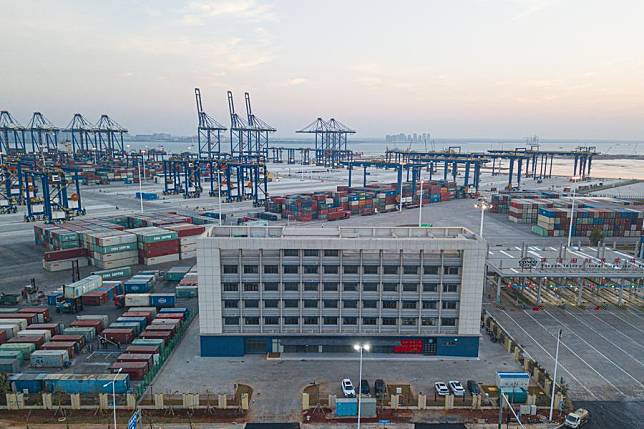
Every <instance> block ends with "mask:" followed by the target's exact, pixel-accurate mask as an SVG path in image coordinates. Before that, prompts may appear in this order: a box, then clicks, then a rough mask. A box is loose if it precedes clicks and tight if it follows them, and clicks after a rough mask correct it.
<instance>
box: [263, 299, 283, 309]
mask: <svg viewBox="0 0 644 429" xmlns="http://www.w3.org/2000/svg"><path fill="white" fill-rule="evenodd" d="M279 305H280V303H279V300H277V299H266V300H264V308H277V307H278V306H279Z"/></svg>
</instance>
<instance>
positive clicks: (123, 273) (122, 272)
mask: <svg viewBox="0 0 644 429" xmlns="http://www.w3.org/2000/svg"><path fill="white" fill-rule="evenodd" d="M135 247H136V244H135ZM92 275H97V276H101V278H102V279H103V280H114V279H120V278H124V277H131V276H132V267H121V268H114V269H113V270H104V271H96V272H93V273H92Z"/></svg>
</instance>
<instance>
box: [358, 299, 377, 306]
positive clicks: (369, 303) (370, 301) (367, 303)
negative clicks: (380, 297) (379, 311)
mask: <svg viewBox="0 0 644 429" xmlns="http://www.w3.org/2000/svg"><path fill="white" fill-rule="evenodd" d="M362 308H378V301H376V300H375V299H365V300H364V301H362Z"/></svg>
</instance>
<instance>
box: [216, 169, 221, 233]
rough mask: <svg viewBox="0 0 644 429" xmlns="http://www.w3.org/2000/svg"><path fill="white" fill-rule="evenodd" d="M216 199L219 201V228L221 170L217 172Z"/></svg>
mask: <svg viewBox="0 0 644 429" xmlns="http://www.w3.org/2000/svg"><path fill="white" fill-rule="evenodd" d="M217 198H218V200H219V226H221V170H217Z"/></svg>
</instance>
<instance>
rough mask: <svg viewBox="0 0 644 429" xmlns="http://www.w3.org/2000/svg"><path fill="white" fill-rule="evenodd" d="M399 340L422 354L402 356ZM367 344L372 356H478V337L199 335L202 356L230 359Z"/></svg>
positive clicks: (340, 348) (321, 350)
mask: <svg viewBox="0 0 644 429" xmlns="http://www.w3.org/2000/svg"><path fill="white" fill-rule="evenodd" d="M401 340H402V341H405V342H409V341H410V340H411V341H413V342H416V344H418V345H419V346H422V351H416V352H409V351H407V352H401V351H399V350H398V349H399V347H400V346H401ZM358 341H360V342H369V343H370V344H372V347H373V352H374V353H391V354H410V353H413V354H421V355H428V356H444V357H470V358H476V357H478V355H479V336H478V335H472V336H432V337H423V336H421V337H418V336H415V337H400V336H327V335H310V336H307V335H302V336H293V335H288V336H279V335H202V336H201V337H200V346H201V356H203V357H233V356H244V355H245V354H264V353H270V352H277V351H280V350H279V348H280V347H281V348H282V349H283V351H284V352H285V353H288V352H290V351H295V352H298V353H303V352H304V353H307V352H308V353H316V352H318V353H325V352H335V353H338V352H340V353H342V352H344V351H346V352H351V348H352V345H353V344H355V343H356V342H358Z"/></svg>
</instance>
